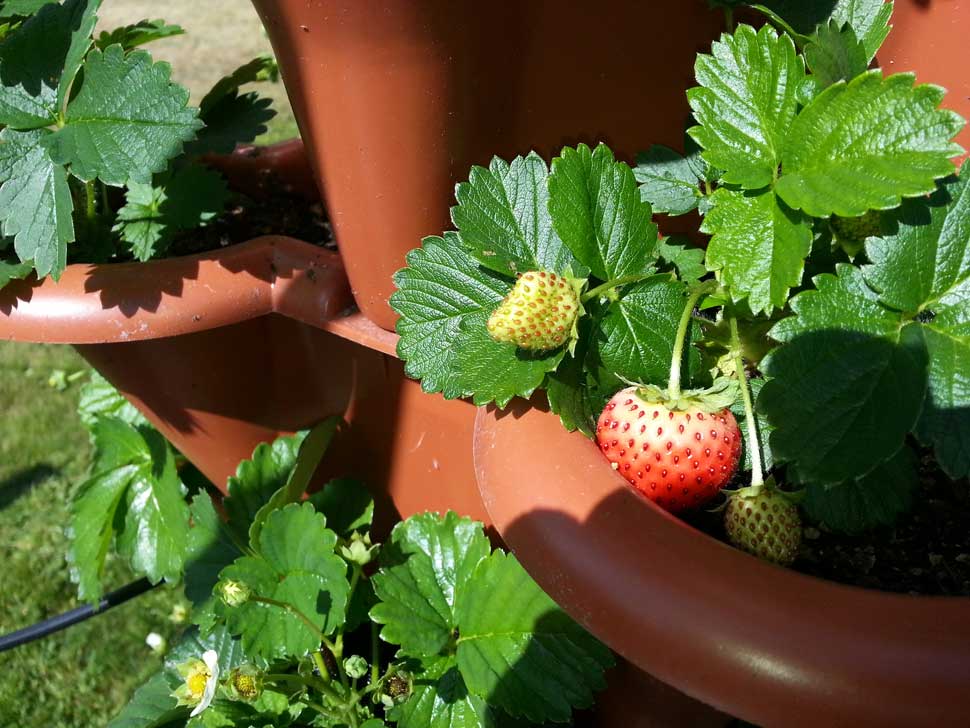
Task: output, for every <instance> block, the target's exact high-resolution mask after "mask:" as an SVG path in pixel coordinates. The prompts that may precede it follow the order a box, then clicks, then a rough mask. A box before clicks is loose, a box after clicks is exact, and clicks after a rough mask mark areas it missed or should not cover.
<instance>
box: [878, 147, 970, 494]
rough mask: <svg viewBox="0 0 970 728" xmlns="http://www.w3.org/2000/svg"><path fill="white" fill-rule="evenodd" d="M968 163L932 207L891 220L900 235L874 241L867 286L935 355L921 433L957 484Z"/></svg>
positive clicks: (964, 410) (967, 349) (969, 315)
mask: <svg viewBox="0 0 970 728" xmlns="http://www.w3.org/2000/svg"><path fill="white" fill-rule="evenodd" d="M968 178H970V164H967V163H964V165H963V170H962V173H961V175H960V177H959V179H954V180H950V181H948V182H947V183H946V184H943V185H941V186H940V189H939V191H938V192H937V193H936V194H935V195H933V197H932V198H930V199H929V200H920V201H912V202H909V203H907V204H905V205H903V207H901V208H900V209H899V210H898V211H896V212H895V213H894V216H893V217H894V221H895V224H894V227H895V232H894V233H893V234H891V235H884V236H883V237H881V238H872V239H870V241H869V243H868V245H867V247H866V250H867V253H868V255H869V258H870V260H871V261H872V265H870V266H867V267H866V268H865V269H864V272H865V276H866V281H867V282H868V283H869V284H870V285H871V286H872V287H873V288H875V289H876V290H877V291H879V294H880V300H881V301H882V302H883V303H884V304H885V305H886V306H890V307H892V308H895V309H897V310H900V311H904V312H906V313H907V314H909V315H911V316H912V315H917V314H918V315H919V316H920V318H919V319H918V320H921V321H925V323H923V324H922V326H923V328H924V331H925V336H926V344H927V348H928V351H929V356H930V368H929V386H928V389H927V395H926V402H925V404H924V405H923V413H922V415H921V417H920V420H919V423H918V424H917V429H916V433H917V435H918V436H919V438H920V440H922V441H923V442H925V443H927V444H930V445H932V446H933V447H934V450H935V452H936V457H937V460H938V461H939V462H940V465H941V466H942V467H943V469H944V470H945V471H946V472H947V474H948V475H950V476H951V477H953V478H960V477H965V476H966V475H968V474H970V381H968V380H967V378H966V376H965V373H966V372H967V371H970V305H968V302H970V191H968V188H970V183H968Z"/></svg>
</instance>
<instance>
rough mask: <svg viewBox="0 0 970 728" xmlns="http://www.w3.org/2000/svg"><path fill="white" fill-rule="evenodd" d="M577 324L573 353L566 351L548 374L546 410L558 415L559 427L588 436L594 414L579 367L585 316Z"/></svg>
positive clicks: (584, 343)
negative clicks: (577, 335)
mask: <svg viewBox="0 0 970 728" xmlns="http://www.w3.org/2000/svg"><path fill="white" fill-rule="evenodd" d="M580 326H581V331H580V335H579V341H578V343H577V345H576V350H575V352H573V354H571V355H569V354H567V356H566V358H565V360H564V361H563V363H562V364H560V365H559V368H558V369H556V371H554V372H550V373H549V377H548V379H547V381H546V398H547V399H548V400H549V409H551V410H552V411H553V412H555V413H556V414H557V415H559V420H560V422H562V426H563V427H565V428H566V429H567V430H568V431H569V432H572V431H573V430H577V429H578V430H579V431H581V432H582V433H583V434H584V435H586V436H587V437H592V436H593V431H594V428H593V424H594V422H595V421H596V420H595V417H596V413H595V412H594V411H593V409H592V408H591V407H590V402H589V397H588V396H587V392H586V371H585V368H584V366H583V364H584V361H585V359H586V352H587V350H588V347H589V338H590V337H589V326H590V324H589V319H584V320H583V321H580Z"/></svg>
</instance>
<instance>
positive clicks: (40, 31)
mask: <svg viewBox="0 0 970 728" xmlns="http://www.w3.org/2000/svg"><path fill="white" fill-rule="evenodd" d="M100 5H101V0H67V2H65V3H64V4H57V3H49V4H47V5H45V6H44V7H41V8H40V9H39V10H38V11H37V13H36V15H33V16H32V17H29V18H28V19H27V20H26V21H25V22H24V24H23V25H22V26H21V27H19V28H17V29H16V30H15V31H13V32H12V33H11V34H10V35H9V36H7V37H6V38H5V39H4V41H3V43H2V44H0V75H2V77H3V83H2V84H0V125H6V126H10V127H14V128H16V129H36V128H39V127H45V126H49V125H50V124H53V123H54V122H55V121H56V119H57V116H58V113H59V112H60V110H61V108H63V104H64V100H65V99H66V98H67V94H68V91H69V90H70V88H71V84H72V83H73V82H74V77H75V76H76V75H77V71H78V68H80V66H81V61H82V60H83V58H84V54H85V53H86V52H87V50H88V48H89V47H90V45H91V32H92V31H93V30H94V25H95V23H96V22H97V16H96V15H95V13H97V10H98V7H99V6H100ZM25 9H30V8H25Z"/></svg>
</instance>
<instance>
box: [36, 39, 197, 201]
mask: <svg viewBox="0 0 970 728" xmlns="http://www.w3.org/2000/svg"><path fill="white" fill-rule="evenodd" d="M170 70H171V69H170V68H169V66H168V64H167V63H153V62H152V58H151V56H150V55H148V54H147V53H145V52H144V51H132V52H130V53H128V54H126V53H125V52H124V49H122V47H121V46H120V45H113V46H109V47H108V48H107V49H106V50H104V51H103V52H102V51H100V50H97V49H94V50H92V51H91V52H90V53H89V54H88V56H87V58H86V59H85V61H84V83H83V84H82V86H81V90H80V91H79V92H78V94H77V96H76V97H75V98H74V99H73V100H72V101H71V103H70V104H69V105H68V107H67V115H66V125H65V126H64V127H63V128H61V129H59V130H58V131H56V132H55V133H54V134H52V135H51V136H50V137H48V138H47V139H45V144H46V146H47V147H48V149H49V150H50V152H51V157H52V158H53V159H54V160H55V161H56V162H57V163H59V164H70V165H71V172H72V173H73V174H74V175H75V176H77V177H79V178H81V179H82V180H85V181H89V180H92V179H94V178H95V177H97V178H98V179H100V180H101V181H102V182H104V183H105V184H109V185H117V186H120V185H123V184H126V183H127V182H128V181H129V180H132V181H134V182H141V183H144V184H147V183H149V182H150V181H151V177H152V175H153V174H155V173H157V172H161V171H163V170H164V169H165V168H166V166H167V164H168V161H169V160H170V159H172V158H173V157H175V156H177V155H178V154H179V153H180V152H181V151H182V145H183V144H184V143H185V142H187V141H190V140H191V139H193V138H195V134H196V132H197V131H198V130H199V129H200V128H201V127H202V121H200V120H199V118H198V111H197V110H196V109H193V108H188V107H187V106H186V104H187V103H188V100H189V92H188V91H186V90H185V89H184V88H182V87H181V86H179V85H177V84H175V83H172V82H171V81H170V80H169V72H170Z"/></svg>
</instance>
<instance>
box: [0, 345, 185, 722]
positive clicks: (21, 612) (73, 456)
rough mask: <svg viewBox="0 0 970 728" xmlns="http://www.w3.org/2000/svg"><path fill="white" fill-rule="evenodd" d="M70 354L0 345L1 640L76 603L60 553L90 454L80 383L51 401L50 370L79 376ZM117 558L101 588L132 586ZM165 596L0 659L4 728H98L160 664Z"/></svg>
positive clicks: (172, 598) (169, 632) (167, 628)
mask: <svg viewBox="0 0 970 728" xmlns="http://www.w3.org/2000/svg"><path fill="white" fill-rule="evenodd" d="M84 367H85V364H84V361H83V360H82V359H81V358H80V357H79V356H78V355H77V354H76V353H75V352H74V351H73V350H72V349H70V348H69V347H63V346H38V345H32V344H14V343H8V342H3V343H0V406H2V408H3V418H2V419H0V564H2V567H0V574H2V576H0V632H3V633H6V632H9V631H11V630H14V629H18V628H20V627H24V626H27V625H29V624H32V623H34V622H36V621H38V620H41V619H44V618H46V617H49V616H52V615H54V614H58V613H60V612H63V611H66V610H68V609H71V608H73V607H75V606H78V602H77V600H76V598H75V588H74V585H73V584H72V583H71V581H70V576H69V573H68V568H67V564H66V562H65V560H64V556H65V554H66V552H67V536H66V535H65V533H64V528H65V526H66V525H67V522H68V503H69V499H70V495H71V493H72V492H73V491H74V489H75V488H77V486H78V485H79V484H80V483H81V482H82V481H83V480H84V477H85V473H86V469H87V465H88V460H89V457H90V447H89V444H88V439H87V433H86V432H85V430H84V428H83V427H82V425H81V423H80V421H79V420H78V418H77V415H76V414H75V407H76V405H77V398H78V392H79V389H80V387H79V385H80V382H78V383H75V384H72V385H71V386H70V387H69V388H68V389H67V390H65V391H63V392H58V391H56V390H55V389H53V388H52V387H51V386H49V385H48V383H47V380H48V377H49V376H50V374H51V372H52V371H53V370H56V369H61V370H65V371H67V372H68V373H70V372H73V371H78V370H81V369H82V368H84ZM132 578H133V577H132V575H131V573H130V572H129V571H128V570H127V568H126V567H125V566H124V564H122V563H120V562H119V561H118V560H112V561H111V562H110V563H109V566H108V568H107V573H106V579H105V583H106V584H107V585H109V587H111V588H114V587H117V586H121V585H123V584H125V583H127V582H129V581H131V580H132ZM176 601H178V595H177V594H176V593H175V592H173V591H172V590H170V589H165V588H160V589H158V590H156V591H154V592H152V593H149V594H147V595H144V596H141V597H138V598H136V599H135V600H133V601H131V602H129V603H127V604H125V605H123V606H121V607H117V608H115V609H113V610H111V611H109V612H107V613H105V614H102V615H99V616H97V617H94V618H93V619H90V620H88V621H87V622H84V623H82V624H80V625H77V626H75V627H71V628H69V629H67V630H65V631H63V632H58V633H57V634H54V635H51V636H50V637H47V638H45V639H43V640H40V641H38V642H34V643H31V644H28V645H24V646H22V647H18V648H15V649H14V650H11V651H8V652H4V653H0V676H2V677H0V726H3V728H21V727H22V726H23V727H26V726H45V727H48V726H49V727H50V728H75V727H77V728H82V727H83V728H91V727H92V726H103V725H105V724H106V723H107V721H108V720H109V719H110V718H111V717H112V716H113V715H114V714H115V713H116V712H117V711H118V709H119V708H120V707H121V706H122V705H123V704H124V703H125V702H127V700H128V698H129V697H130V695H131V693H132V691H133V690H134V688H135V687H136V686H137V685H138V684H139V683H140V682H141V681H143V680H144V679H145V678H146V677H148V676H149V675H150V674H151V673H152V672H154V671H155V669H157V667H158V665H159V664H160V661H159V659H158V658H157V657H155V656H154V655H153V654H152V653H151V651H150V650H149V649H148V647H147V646H146V645H145V636H146V635H147V634H148V633H149V632H153V631H154V632H158V633H159V634H162V635H164V636H165V637H167V638H168V637H171V636H173V634H174V633H175V632H176V630H177V629H178V628H177V627H176V626H175V625H174V624H172V623H171V622H170V621H169V619H168V615H169V614H170V613H171V610H172V607H173V605H174V604H175V602H176Z"/></svg>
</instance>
